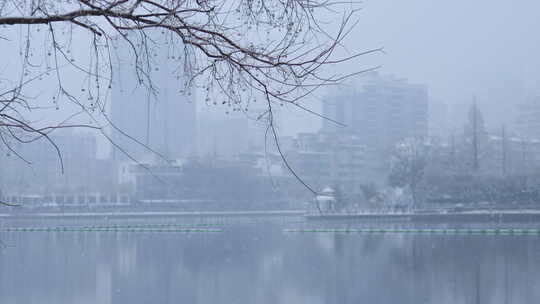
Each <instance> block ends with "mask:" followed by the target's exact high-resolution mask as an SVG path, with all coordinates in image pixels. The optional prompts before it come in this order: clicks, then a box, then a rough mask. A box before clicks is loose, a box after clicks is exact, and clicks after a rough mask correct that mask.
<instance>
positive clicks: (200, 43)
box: [0, 0, 381, 173]
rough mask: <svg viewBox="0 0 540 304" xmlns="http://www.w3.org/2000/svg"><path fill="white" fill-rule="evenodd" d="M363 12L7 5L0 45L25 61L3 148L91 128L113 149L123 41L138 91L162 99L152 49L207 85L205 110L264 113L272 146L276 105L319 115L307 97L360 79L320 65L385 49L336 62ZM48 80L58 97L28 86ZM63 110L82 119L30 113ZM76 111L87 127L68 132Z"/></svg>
mask: <svg viewBox="0 0 540 304" xmlns="http://www.w3.org/2000/svg"><path fill="white" fill-rule="evenodd" d="M356 6H357V4H355V3H354V2H353V1H351V2H347V1H344V2H341V1H331V0H284V1H283V0H214V1H212V0H10V1H2V2H1V3H0V43H8V42H12V41H13V40H17V41H18V45H19V56H20V59H21V64H20V72H19V74H18V75H16V76H13V75H10V76H9V77H6V76H5V75H0V140H1V141H2V144H3V145H4V146H6V147H7V149H8V150H10V152H11V153H13V154H17V152H16V151H15V149H14V148H13V143H14V142H21V143H26V142H30V141H34V140H36V139H38V138H41V137H45V138H47V140H49V141H50V142H51V144H52V145H54V142H53V141H52V140H51V139H50V138H49V136H48V134H49V133H50V132H51V131H52V130H55V129H57V128H64V127H81V126H86V127H93V128H96V129H98V130H99V131H101V133H102V134H103V136H105V137H106V138H107V139H108V140H109V141H110V142H111V143H112V144H113V145H115V143H114V142H113V141H112V140H111V139H110V137H109V135H108V133H107V132H105V131H104V128H103V127H104V126H108V127H112V128H116V126H115V125H114V124H113V122H111V121H110V120H109V119H108V115H107V109H108V107H107V100H108V98H109V96H110V92H111V89H112V86H113V85H114V76H115V75H113V74H114V73H113V71H114V68H113V64H114V62H115V60H114V59H115V56H117V55H118V54H116V52H115V49H116V48H117V47H118V45H119V44H127V45H128V48H129V49H130V51H131V54H132V58H130V59H129V60H130V61H131V63H132V66H133V68H134V73H135V74H136V78H137V80H138V83H139V85H140V86H143V87H145V88H146V89H148V90H149V92H151V93H155V92H156V90H158V86H159V84H156V83H154V81H153V80H152V77H151V71H152V70H153V69H154V68H155V62H154V56H155V52H156V49H158V48H162V47H165V48H167V49H168V54H169V55H168V56H169V57H170V58H172V59H174V60H175V62H178V71H177V73H178V75H179V77H178V79H179V81H182V82H184V83H183V87H185V88H187V90H189V88H191V87H194V86H198V87H200V88H202V91H203V92H205V94H206V96H205V101H206V102H207V103H208V104H214V105H225V106H228V108H229V109H230V110H228V111H243V112H246V111H248V108H249V105H250V104H251V103H254V102H259V103H264V105H265V108H266V111H265V112H264V113H263V115H261V116H260V117H259V118H260V119H265V121H267V122H268V126H269V131H270V135H271V137H273V138H274V139H275V140H276V142H277V134H276V130H275V128H274V126H273V122H274V119H273V115H274V112H273V109H274V108H275V107H276V106H283V105H285V104H287V105H291V106H293V107H296V108H299V109H301V110H305V111H309V112H310V113H312V114H314V115H319V116H321V115H320V114H318V113H315V112H313V111H311V110H309V109H308V108H307V107H305V106H304V105H303V104H301V103H300V100H301V99H302V98H304V97H306V96H308V95H310V94H312V93H313V92H314V91H315V90H316V89H318V88H320V87H322V86H326V85H333V84H336V83H339V82H340V81H342V80H343V79H345V78H347V77H350V76H352V75H355V74H357V73H360V72H362V71H357V72H353V73H350V74H332V73H329V72H328V70H327V69H325V68H326V67H328V66H333V65H336V64H343V63H345V62H350V61H351V60H354V59H356V58H358V57H359V56H361V55H364V54H368V53H373V52H379V51H381V50H380V49H373V50H367V51H365V52H358V53H352V54H351V53H348V52H342V53H343V54H345V55H339V54H338V49H341V46H342V43H343V41H344V39H345V38H346V37H347V35H348V34H349V33H350V31H351V29H352V27H353V26H354V25H355V20H354V16H355V13H356V12H357V9H358V7H356ZM329 14H330V15H331V16H332V17H331V18H330V19H332V20H337V19H336V17H339V23H337V24H336V25H337V26H336V27H335V30H334V31H333V32H332V33H331V32H330V31H329V26H331V24H327V23H326V22H325V20H324V19H325V18H328V15H329ZM334 23H335V22H334ZM156 35H162V36H163V37H164V39H159V40H160V41H165V42H164V43H160V42H158V41H157V40H156V39H155V37H156ZM77 41H79V42H80V41H83V42H86V43H87V45H88V48H86V49H85V51H84V52H83V53H84V54H83V56H82V59H81V58H77V56H76V55H75V54H74V53H75V51H74V45H76V44H77ZM79 53H80V52H79ZM124 59H125V58H124ZM66 71H71V72H77V73H79V76H80V77H81V79H83V81H82V82H83V83H82V84H80V85H79V87H78V88H77V89H73V88H72V86H71V87H70V85H69V84H67V83H66V79H65V78H66V76H65V75H66V74H68V73H67V72H66ZM0 73H1V72H0ZM69 75H72V73H69ZM180 76H182V77H180ZM42 78H48V79H52V80H54V82H55V89H54V92H52V93H50V95H51V96H44V95H43V94H33V92H34V91H32V89H29V88H31V87H32V84H33V83H34V82H38V81H40V80H41V79H42ZM29 92H30V93H29ZM179 93H180V94H182V93H186V92H179ZM65 104H70V105H71V106H74V107H73V109H75V110H74V111H73V114H71V115H70V116H69V117H68V118H67V119H65V120H63V121H61V122H59V123H54V124H45V125H43V122H37V121H34V120H32V119H31V118H30V116H29V112H35V111H37V110H44V109H50V108H55V109H58V108H60V107H61V106H64V105H65ZM127 111H128V109H127ZM81 114H82V115H86V117H88V118H89V119H88V124H84V125H81V124H76V123H73V117H74V116H77V115H81ZM125 135H126V136H129V134H125ZM133 140H135V139H133ZM55 147H56V146H55ZM118 148H120V149H121V147H118ZM278 149H279V145H278ZM57 151H58V153H60V151H59V150H58V149H57ZM125 152H126V153H129V151H125ZM283 160H284V161H285V162H286V160H285V158H283ZM293 173H294V172H293Z"/></svg>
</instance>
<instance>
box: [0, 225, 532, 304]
mask: <svg viewBox="0 0 540 304" xmlns="http://www.w3.org/2000/svg"><path fill="white" fill-rule="evenodd" d="M163 223H165V224H166V225H165V224H163ZM152 224H155V225H153V226H147V225H141V223H140V222H139V223H135V224H134V223H131V222H117V223H114V225H119V226H116V227H111V225H112V224H111V223H95V222H94V223H92V224H91V226H94V228H92V229H90V228H84V229H82V228H81V227H83V226H85V227H86V226H89V225H86V224H84V223H80V222H63V223H60V225H62V226H69V227H71V228H70V229H72V230H68V231H6V227H26V226H29V225H33V226H36V227H56V226H57V225H59V223H58V222H54V223H52V222H47V221H43V222H40V223H36V222H35V221H34V222H32V223H31V224H30V223H24V222H17V223H9V222H8V223H6V222H4V223H3V224H2V225H3V232H1V233H0V240H1V241H2V245H1V249H0V303H2V304H11V303H17V304H25V303H55V304H64V303H65V304H67V303H69V304H72V303H126V304H137V303H141V304H142V303H144V304H148V303H208V304H216V303H227V304H233V303H239V304H240V303H246V304H248V303H249V304H253V303H272V304H276V303H295V304H304V303H305V304H308V303H309V304H315V303H355V304H358V303H392V304H396V303H400V304H406V303H411V304H412V303H414V304H418V303H441V304H442V303H452V304H456V303H475V304H477V303H486V304H487V303H490V304H497V303H505V304H507V303H508V304H510V303H511V304H517V303H540V235H482V234H474V235H469V234H459V233H457V234H456V233H454V234H430V233H399V232H394V233H362V232H353V233H337V232H331V231H330V232H328V231H326V232H324V231H321V232H305V233H291V232H287V231H286V229H295V228H301V227H305V226H306V224H305V223H301V222H295V221H293V220H279V221H238V222H236V223H235V222H230V221H227V222H223V223H218V224H215V223H214V224H215V225H212V226H209V227H206V226H201V225H197V226H196V228H198V229H199V230H198V231H191V232H186V231H185V230H182V229H191V228H190V227H191V224H188V223H183V222H180V221H171V220H168V221H167V222H159V221H153V222H152ZM162 224H163V225H162ZM127 226H129V227H127ZM379 226H381V225H379ZM382 226H384V225H382ZM105 227H108V228H105ZM310 227H311V228H313V227H315V228H321V227H322V228H340V227H343V225H342V224H338V223H327V224H324V225H323V224H320V225H319V224H310ZM348 227H356V228H358V227H365V225H363V226H358V225H354V224H353V225H349V226H348ZM207 228H208V229H210V230H204V229H207ZM421 228H425V227H421ZM85 230H91V231H85ZM100 230H109V231H100ZM143 230H144V231H143ZM169 230H175V231H169Z"/></svg>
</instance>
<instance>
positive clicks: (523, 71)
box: [0, 0, 540, 135]
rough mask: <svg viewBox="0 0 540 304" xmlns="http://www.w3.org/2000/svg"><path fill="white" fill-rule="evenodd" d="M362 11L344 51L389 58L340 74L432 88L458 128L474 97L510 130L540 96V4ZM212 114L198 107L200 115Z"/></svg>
mask: <svg viewBox="0 0 540 304" xmlns="http://www.w3.org/2000/svg"><path fill="white" fill-rule="evenodd" d="M361 6H362V8H363V9H362V11H360V12H359V14H358V15H357V17H359V19H360V20H359V23H358V25H357V27H356V28H355V29H354V30H353V32H352V33H351V36H350V37H349V39H348V40H347V42H346V47H347V49H348V50H349V51H350V52H351V53H354V52H357V51H365V50H368V49H373V48H378V47H384V50H385V54H380V55H370V56H366V57H363V58H361V59H359V60H356V61H355V62H354V64H347V65H345V66H341V67H345V69H347V71H342V72H354V71H358V70H362V69H365V68H370V67H373V66H377V65H382V68H381V69H380V72H381V73H383V74H395V75H397V76H399V77H403V78H408V79H409V81H410V82H413V83H424V84H427V85H428V87H429V94H430V100H431V101H437V102H444V103H446V104H448V106H447V108H448V112H449V113H448V114H449V116H450V117H451V118H452V121H454V122H456V123H460V122H461V121H460V120H463V119H464V117H465V113H466V111H467V107H468V105H469V104H470V103H471V101H472V98H473V95H476V96H477V100H478V103H479V106H480V108H481V110H482V111H483V112H484V116H485V118H486V123H487V125H488V127H496V125H497V124H499V123H501V122H506V123H510V124H511V123H512V122H513V121H514V116H513V114H514V109H515V105H516V104H518V103H521V102H523V101H525V100H527V98H530V97H531V96H534V95H540V58H539V55H538V54H540V35H538V29H539V28H540V1H537V0H519V1H502V0H491V1H487V0H474V1H470V0H454V1H433V0H409V1H395V0H366V1H364V2H363V4H361ZM334 29H335V25H334ZM5 31H6V30H5ZM5 31H3V32H4V34H5V33H6V32H5ZM7 31H9V29H8V30H7ZM11 38H13V40H12V41H5V40H1V41H0V54H1V55H3V56H2V59H1V60H0V67H1V68H2V70H3V74H4V75H8V76H7V77H9V75H13V74H12V71H18V70H17V69H16V67H15V68H14V66H15V65H17V64H18V60H15V61H14V60H13V58H14V55H15V54H16V52H18V51H19V49H18V47H17V44H16V42H17V39H16V35H13V36H12V37H11ZM78 39H79V38H78ZM76 40H77V39H75V42H76ZM81 40H82V39H81ZM79 44H80V45H75V46H74V47H75V49H74V51H75V52H77V53H79V54H80V53H84V51H85V50H87V49H88V48H87V44H88V43H87V42H86V41H84V42H82V43H79ZM64 76H65V79H68V81H72V82H74V81H76V78H74V77H69V75H64ZM53 81H54V80H53ZM325 95H326V93H325V91H324V90H321V91H319V92H318V93H317V94H316V95H314V96H312V97H309V98H308V99H306V100H305V101H304V104H305V105H306V106H308V107H310V108H312V109H314V110H320V100H321V99H323V98H324V97H325ZM200 96H202V95H200ZM207 110H208V107H207V106H206V105H205V104H204V103H203V102H201V103H199V111H207ZM283 112H284V113H287V112H288V114H284V117H282V120H283V121H284V126H283V129H282V130H283V133H285V135H293V134H294V133H296V132H298V131H316V130H318V128H319V125H320V120H319V119H317V118H316V117H314V116H312V115H310V114H307V113H302V112H299V111H298V110H296V109H289V110H284V111H283Z"/></svg>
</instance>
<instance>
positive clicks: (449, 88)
mask: <svg viewBox="0 0 540 304" xmlns="http://www.w3.org/2000/svg"><path fill="white" fill-rule="evenodd" d="M362 7H363V10H362V11H361V12H360V13H359V15H358V17H359V18H360V22H359V24H358V26H357V27H356V28H355V30H354V31H353V34H352V36H351V37H350V39H349V40H348V41H347V47H348V49H349V50H366V49H371V48H377V47H384V49H385V54H384V55H375V56H369V57H365V58H363V59H361V60H358V61H357V62H358V63H359V64H358V66H355V67H354V68H355V69H356V70H361V69H362V68H368V67H370V66H376V65H382V66H383V67H382V68H381V70H380V72H381V73H383V74H396V75H397V76H399V77H403V78H408V79H409V81H411V82H414V83H425V84H427V85H428V87H429V94H430V99H431V100H432V101H437V102H444V103H446V104H448V105H449V106H448V108H449V110H448V111H449V112H451V113H449V114H450V116H451V118H454V119H457V121H458V122H460V121H459V120H460V119H464V117H465V113H466V110H467V107H468V105H469V104H470V103H471V100H472V98H473V95H476V96H477V100H478V103H479V106H480V108H481V109H482V111H483V112H484V116H485V117H486V123H487V125H488V126H493V127H495V126H494V125H496V124H498V123H500V122H506V123H512V122H513V121H514V117H513V116H512V115H513V114H514V113H513V110H514V105H515V104H518V103H521V102H523V101H524V100H526V99H527V98H530V97H531V96H534V95H540V55H539V54H540V35H539V34H538V29H540V1H537V0H519V1H502V0H491V1H487V0H474V1H470V0H454V1H433V0H409V1H395V0H367V1H364V4H363V5H362ZM358 67H359V68H358ZM349 68H351V67H350V66H349ZM319 96H321V97H323V96H324V93H323V92H320V93H319ZM313 102H314V101H313V100H310V101H306V103H308V104H309V103H313ZM452 105H454V106H452ZM452 112H453V113H452ZM294 116H295V117H298V116H301V117H307V115H303V114H296V115H294ZM289 121H290V120H289ZM291 125H294V124H293V123H291ZM297 125H298V128H299V129H301V130H309V129H312V128H313V127H315V126H316V125H318V120H316V119H309V118H304V119H302V121H301V123H299V124H297ZM310 125H311V126H313V127H312V128H310ZM290 130H291V129H290Z"/></svg>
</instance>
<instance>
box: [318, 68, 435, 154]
mask: <svg viewBox="0 0 540 304" xmlns="http://www.w3.org/2000/svg"><path fill="white" fill-rule="evenodd" d="M323 112H324V115H325V116H326V117H328V118H331V119H333V120H336V121H338V122H340V123H343V124H345V125H346V127H345V128H342V127H340V126H338V125H337V124H335V123H333V122H332V121H328V120H325V121H324V122H323V131H325V132H352V133H355V134H356V135H357V136H358V138H359V139H360V141H361V142H362V143H363V144H365V145H367V146H368V147H370V148H374V149H377V150H389V149H391V148H392V147H393V146H394V145H395V144H396V143H397V142H398V141H399V140H401V139H403V138H407V137H425V136H427V134H428V91H427V87H426V86H425V85H421V84H411V83H408V82H407V80H406V79H398V78H396V77H394V76H381V75H379V74H378V73H370V74H369V75H366V76H365V77H364V78H362V80H360V81H359V83H358V84H357V85H355V87H354V88H349V89H345V90H343V89H342V90H341V92H340V93H338V94H334V96H333V97H332V98H329V99H328V100H325V102H324V104H323Z"/></svg>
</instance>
